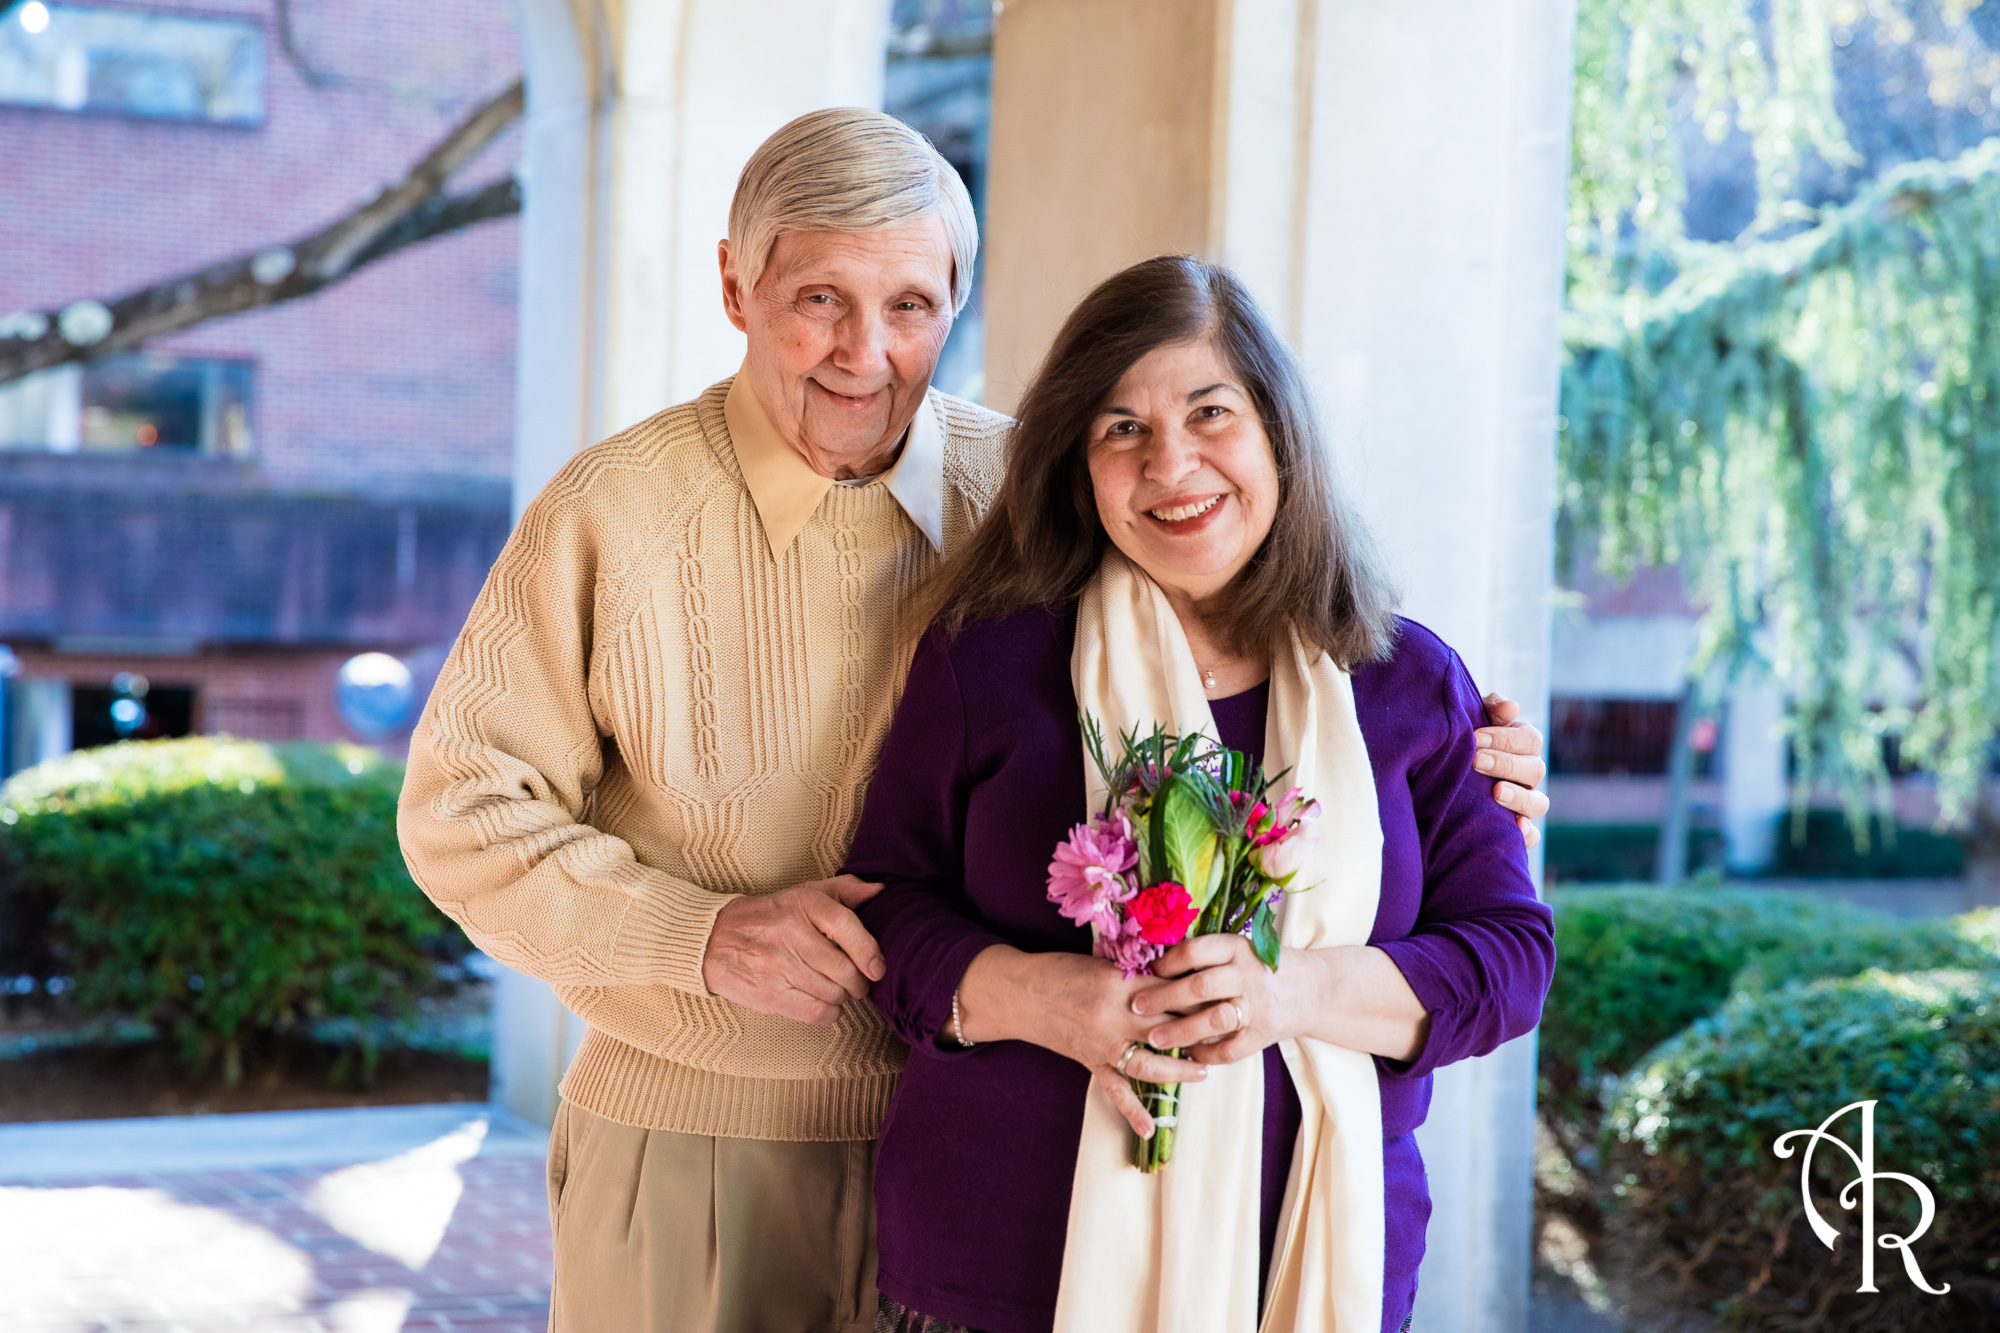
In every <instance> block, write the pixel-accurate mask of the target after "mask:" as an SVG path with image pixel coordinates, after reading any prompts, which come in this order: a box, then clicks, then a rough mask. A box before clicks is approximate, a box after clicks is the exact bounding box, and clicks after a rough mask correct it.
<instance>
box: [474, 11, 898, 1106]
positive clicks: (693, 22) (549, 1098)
mask: <svg viewBox="0 0 2000 1333" xmlns="http://www.w3.org/2000/svg"><path fill="white" fill-rule="evenodd" d="M518 8H519V13H520V16H521V18H520V21H521V29H522V50H523V52H524V54H525V56H526V59H527V92H528V106H527V118H526V127H525V129H526V142H525V143H524V145H523V149H522V159H521V172H522V175H523V179H524V182H525V184H526V207H525V209H524V210H523V216H522V253H521V335H520V346H519V351H518V353H517V356H518V363H517V371H516V377H515V384H516V389H515V393H516V404H515V442H514V512H515V514H516V516H517V517H518V516H519V514H520V512H521V510H522V509H523V508H524V507H525V506H526V505H527V503H528V501H530V500H531V499H533V498H534V496H535V494H536V493H537V492H538V491H540V490H541V488H542V486H543V485H544V484H546V483H547V481H548V479H549V478H550V477H552V476H554V475H555V473H556V471H557V469H559V468H561V467H562V465H563V463H564V462H566V461H567V460H568V459H569V458H570V456H571V455H573V454H575V453H576V452H577V450H579V449H582V448H584V447H585V446H587V445H590V444H592V443H594V442H596V441H597V440H599V439H602V438H603V437H605V436H606V435H609V434H612V433H614V432H616V431H619V430H622V429H624V428H625V427H627V426H630V425H632V424H633V423H635V422H638V421H643V420H644V419H645V418H647V417H648V416H651V415H652V414H653V413H655V412H657V411H659V410H660V409H662V408H665V407H669V406H671V405H673V404H675V403H679V402H685V401H687V400H688V399H690V398H692V397H694V396H695V395H696V394H698V393H699V392H701V390H702V389H704V388H706V387H707V386H708V385H710V384H712V383H714V382H715V381H716V380H719V379H721V378H723V377H724V376H726V375H729V374H731V373H733V372H734V371H735V369H736V367H737V366H738V365H739V364H740V363H741V362H742V359H743V338H742V335H741V334H739V333H737V332H736V330H735V329H733V328H731V327H730V325H729V321H728V320H727V319H726V318H725V317H724V316H723V313H722V286H721V280H720V278H719V275H718V269H717V262H716V249H715V247H716V242H718V241H720V240H721V239H722V238H723V236H724V235H725V234H726V233H727V231H728V227H729V199H730V196H731V194H732V193H733V192H734V190H735V188H736V177H737V174H738V173H739V172H741V171H742V169H743V164H744V162H745V161H747V160H748V159H749V156H750V154H751V152H752V151H754V150H755V149H756V147H757V145H758V144H759V143H761V142H763V140H764V139H765V138H766V137H768V136H769V135H770V133H771V132H772V131H773V130H775V129H777V128H778V127H779V126H780V125H782V124H784V123H785V122H786V121H788V120H790V119H792V118H793V117H794V116H798V115H802V114H803V113H805V112H807V111H811V110H815V109H817V108H819V107H824V106H880V105H881V102H882V71H883V51H884V47H885V45H886V43H887V39H888V25H889V4H888V0H762V3H759V4H756V5H746V4H741V3H733V2H732V0H519V3H518ZM582 1038H583V1023H582V1022H581V1021H580V1020H579V1019H577V1018H576V1017H575V1015H573V1014H570V1013H568V1012H567V1011H566V1010H564V1009H563V1008H562V1006H561V1005H559V1004H558V1003H557V1002H556V999H555V996H554V994H553V993H552V992H551V991H550V990H549V988H548V987H547V986H546V985H544V984H543V983H541V982H540V981H537V980H535V979H533V978H531V977H526V976H522V975H521V974H519V973H516V972H512V971H509V970H507V969H505V968H500V969H498V976H497V979H496V981H495V999H494V1035H493V1098H494V1100H495V1101H496V1102H498V1103H499V1104H500V1105H503V1106H505V1107H506V1108H507V1109H508V1110H510V1111H513V1112H514V1113H515V1114H517V1115H520V1116H523V1117H525V1118H527V1119H529V1120H534V1121H537V1122H538V1123H541V1124H548V1123H549V1122H550V1120H551V1119H553V1117H554V1115H555V1108H556V1092H555V1089H556V1083H557V1081H558V1080H559V1079H560V1078H561V1076H562V1071H563V1069H564V1068H565V1067H566V1066H567V1065H568V1063H569V1060H570V1057H571V1056H572V1055H574V1054H575V1051H576V1047H577V1043H578V1042H580V1041H581V1040H582Z"/></svg>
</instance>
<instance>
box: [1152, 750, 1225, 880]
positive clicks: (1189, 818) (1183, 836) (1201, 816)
mask: <svg viewBox="0 0 2000 1333" xmlns="http://www.w3.org/2000/svg"><path fill="white" fill-rule="evenodd" d="M1153 819H1154V827H1155V829H1156V833H1155V837H1156V839H1157V841H1158V843H1159V845H1160V849H1161V850H1162V851H1163V852H1164V853H1165V860H1166V864H1167V868H1168V869H1169V870H1171V871H1172V872H1173V876H1174V879H1175V880H1177V881H1178V882H1179V883H1180V884H1181V886H1182V887H1183V888H1185V889H1186V890H1187V891H1188V896H1189V897H1190V898H1192V899H1193V900H1194V905H1195V908H1196V910H1200V909H1201V908H1203V907H1206V906H1207V905H1208V900H1209V897H1210V896H1211V895H1212V894H1213V893H1214V892H1215V887H1216V880H1215V876H1214V870H1215V852H1216V845H1215V844H1216V836H1215V821H1214V820H1213V819H1212V818H1211V817H1210V815H1209V812H1208V810H1207V809H1206V807H1204V806H1203V804H1202V802H1201V800H1200V798H1199V797H1198V796H1197V795H1196V794H1195V793H1194V791H1193V790H1191V789H1190V787H1189V786H1188V784H1187V782H1186V780H1185V779H1183V778H1181V777H1180V776H1178V775H1176V776H1175V777H1174V778H1173V779H1172V780H1171V781H1170V782H1169V783H1168V784H1167V786H1166V787H1165V789H1164V790H1162V791H1161V793H1160V798H1159V799H1158V800H1156V801H1155V802H1154V803H1153Z"/></svg>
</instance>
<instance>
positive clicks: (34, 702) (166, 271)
mask: <svg viewBox="0 0 2000 1333" xmlns="http://www.w3.org/2000/svg"><path fill="white" fill-rule="evenodd" d="M519 70H520V52H519V49H518V37H517V34H516V31H515V28H514V23H513V13H512V9H511V7H510V6H508V5H506V4H502V3H499V2H498V0H436V2H435V3H431V4H426V5H403V4H395V3H390V2H389V0H290V3H289V4H288V5H287V4H284V3H282V2H281V0H202V3H201V5H200V6H199V7H195V6H191V5H179V4H167V3H151V2H149V0H118V3H116V4H95V3H92V4H67V3H37V2H36V0H28V2H27V3H15V4H11V5H9V4H6V3H4V2H0V254H4V255H5V256H6V259H5V262H4V263H0V334H4V332H5V329H6V325H5V323H4V321H7V320H8V319H10V318H12V317H13V312H33V311H41V310H52V309H59V308H62V307H65V306H67V305H68V304H69V303H72V302H76V301H79V300H84V299H96V300H109V299H111V298H114V297H116V296H118V295H120V294H122V293H124V292H126V291H129V290H132V289H134V288H137V287H141V286H144V285H146V284H149V283H153V282H157V281H160V280H163V279H166V278H170V277H172V276H174V275H176V274H179V273H183V272H186V271H189V270H192V269H195V268H198V267H200V266H202V265H205V264H208V263H212V262H215V261H218V260H223V259H228V258H231V257H234V256H237V255H242V254H248V253H254V252H256V251H259V250H261V249H264V248H267V247H271V246H275V245H279V244H282V243H284V242H288V241H291V240H293V239H295V238H298V237H300V236H302V235H305V234H308V233H310V232H313V231H315V230H317V229H318V228H320V227H321V226H323V225H325V224H326V223H327V222H329V221H331V220H333V219H334V218H337V217H339V216H340V215H342V214H344V213H345V212H347V211H348V210H350V209H351V208H353V207H354V206H355V205H357V204H359V203H361V202H362V201H364V200H366V199H367V198H369V197H370V196H371V195H373V194H374V193H375V192H376V191H377V190H379V189H380V188H381V187H382V186H383V185H385V184H387V183H388V182H390V181H392V180H394V179H395V178H397V177H398V176H400V175H401V174H402V173H403V172H404V171H405V170H406V169H407V168H408V167H409V166H410V165H411V164H412V163H413V162H414V161H415V160H416V159H417V158H418V157H420V156H421V155H422V154H423V153H424V152H425V151H426V150H427V149H428V148H429V147H430V146H431V145H432V144H434V143H435V142H436V141H437V140H438V139H440V138H441V137H442V136H443V135H444V134H445V133H446V132H447V131H448V130H449V129H450V128H451V127H452V126H453V125H455V124H456V123H458V121H459V120H460V119H461V118H462V117H463V116H464V115H465V114H466V112H467V111H469V110H470V109H471V108H472V107H474V106H476V105H477V104H479V103H480V102H482V101H484V100H485V99H486V98H488V97H489V96H491V95H492V94H493V93H495V92H497V91H498V90H500V89H502V88H504V87H505V86H507V85H508V84H509V83H511V82H512V81H513V80H514V79H515V78H516V77H517V76H518V73H519ZM517 151H518V146H517V143H516V136H515V135H514V134H512V133H510V134H508V135H507V136H505V137H503V138H502V139H500V140H499V141H497V142H496V143H495V144H493V145H492V146H491V147H490V148H488V149H487V151H486V152H485V153H484V154H483V155H482V156H481V157H480V159H479V160H478V161H476V162H474V163H473V164H472V165H471V166H470V167H468V168H467V169H466V171H464V172H463V173H461V176H460V179H459V186H460V187H465V186H476V185H478V184H480V183H482V182H484V181H487V180H492V179H494V178H497V177H500V176H503V175H504V174H506V173H507V172H509V171H511V170H512V168H513V164H514V161H515V157H516V154H517ZM518 248H519V236H518V225H517V223H516V222H515V220H513V219H511V218H510V219H502V220H498V221H490V222H486V223H482V224H480V225H478V226H476V227H473V228H470V229H467V230H464V231H461V232H457V233H454V234H450V235H446V236H443V237H440V238H437V239H434V240H431V241H429V242H426V243H424V244H422V245H418V246H414V247H411V248H409V249H406V250H403V251H401V252H399V253H396V254H394V255H391V256H389V257H388V258H386V259H383V260H381V261H379V262H377V263H375V264H373V265H371V266H369V267H367V268H365V269H364V270H362V271H361V272H360V273H358V274H357V275H356V276H354V277H352V278H350V279H348V280H346V281H344V282H342V283H339V284H337V285H335V286H333V287H331V288H329V289H327V290H325V291H323V292H321V293H320V294H318V295H316V296H312V297H308V298H305V299H303V300H299V301H295V302H293V303H290V304H287V305H281V306H276V307H271V308H268V309H265V310H261V311H256V312H252V313H249V314H245V315H239V316H235V317H233V318H229V319H225V320H218V321H214V322H211V323H208V324H204V325H201V326H198V327H196V328H194V329H191V330H189V331H187V332H185V333H182V334H179V335H175V336H173V337H169V338H163V339H159V340H157V341H156V342H154V343H152V344H149V345H148V346H147V347H146V348H145V349H144V350H143V351H141V352H138V353H132V354H121V355H116V356H113V357H108V358H105V359H104V360H101V361H98V362H95V363H92V364H90V365H87V366H83V367H64V368H60V369H57V370H53V371H44V372H41V373H39V374H37V375H34V376H31V377H29V378H27V379H25V380H20V381H16V382H14V383H13V384H10V385H4V386H0V644H5V645H7V646H8V647H9V648H11V650H12V652H13V655H14V658H15V660H16V662H17V664H18V669H17V674H16V675H15V676H14V678H13V680H12V681H11V682H10V686H9V690H8V695H9V702H10V704H11V707H10V708H9V710H8V712H9V715H10V716H9V723H10V725H9V727H8V731H9V741H8V744H7V746H6V747H5V753H4V755H0V765H4V766H5V767H6V768H9V769H11V768H16V767H20V766H23V765H24V764H27V763H32V762H35V761H37V760H38V759H41V758H46V757H48V756H49V755H51V754H53V753H60V752H61V751H62V750H64V749H67V748H69V747H70V746H71V745H72V744H75V745H84V744H89V743H102V742H103V741H106V740H110V739H115V738H116V737H117V736H119V735H123V734H136V735H155V734H175V733H178V732H182V731H195V732H216V731H227V732H230V733H233V734H236V735H242V736H252V737H259V738H269V739H288V738H305V739H315V740H332V739H342V738H346V737H349V736H350V735H351V733H350V731H349V729H348V727H347V725H346V724H345V723H344V722H343V721H342V717H341V713H340V711H339V709H338V707H337V704H336V698H335V677H336V674H337V673H338V671H339V669H340V666H341V664H342V663H343V662H345V661H347V660H348V659H350V658H352V657H354V656H355V655H357V654H360V653H363V652H369V651H379V652H383V653H387V654H389V655H392V656H394V657H397V658H399V659H402V660H403V661H405V662H406V663H408V664H409V665H410V667H411V668H412V670H413V671H414V672H415V674H416V676H417V684H418V688H419V689H421V687H422V685H423V684H424V680H423V677H424V675H425V674H426V670H427V669H430V670H434V669H435V665H436V662H437V660H438V659H439V658H440V657H441V656H442V653H443V651H444V649H445V648H446V647H448V645H449V644H450V641H451V639H452V637H453V636H454V635H455V634H456V632H457V630H458V627H459V624H460V623H461V621H462V619H463V616H464V614H465V611H466V608H467V607H468V606H469V605H470V603H471V600H472V598H473V596H474V595H476V593H477V591H478V588H479V585H480V582H481V581H482V580H483V578H484V577H485V572H486V568H487V566H488V565H489V564H490V563H491V560H492V558H493V556H494V554H495V553H497V551H498V549H499V546H500V543H501V542H502V541H504V540H505V537H506V533H507V528H508V523H509V494H508V485H509V477H510V468H511V458H512V434H513V410H514V390H513V382H514V356H515V321H516V294H515V286H516V272H517V267H518ZM141 682H143V684H142V683H141ZM121 700H131V701H132V702H137V703H138V704H139V705H140V707H139V708H138V709H135V708H133V706H132V702H125V703H123V704H122V706H121V707H119V708H118V709H117V710H115V711H114V705H120V701H121ZM404 729H405V730H406V729H407V722H406V723H405V724H404ZM397 739H398V737H397V736H396V735H395V734H392V735H391V736H390V737H388V738H387V743H388V744H391V745H394V744H396V743H397Z"/></svg>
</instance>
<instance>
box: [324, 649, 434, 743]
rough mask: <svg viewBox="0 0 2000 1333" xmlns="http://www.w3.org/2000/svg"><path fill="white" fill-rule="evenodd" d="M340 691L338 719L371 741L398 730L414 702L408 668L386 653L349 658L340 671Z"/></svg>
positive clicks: (413, 692)
mask: <svg viewBox="0 0 2000 1333" xmlns="http://www.w3.org/2000/svg"><path fill="white" fill-rule="evenodd" d="M339 690H340V717H341V720H342V721H344V722H346V723H347V725H348V726H350V727H352V728H354V731H355V733H356V734H357V735H360V736H365V737H367V738H369V739H371V740H373V739H376V738H378V737H382V736H387V735H388V734H389V733H391V732H393V731H395V730H396V729H397V728H398V727H401V726H402V725H403V723H404V722H405V721H407V720H408V719H409V716H410V707H411V705H412V704H414V703H415V702H416V699H417V691H416V686H415V684H414V683H413V682H412V681H411V679H410V669H409V668H408V667H406V666H404V665H403V664H402V663H401V662H399V661H397V660H396V659H395V658H393V657H391V656H389V655H388V654H387V653H363V654H361V655H360V656H359V657H350V658H348V659H347V661H346V662H345V663H343V664H342V665H341V668H340V686H339Z"/></svg>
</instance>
